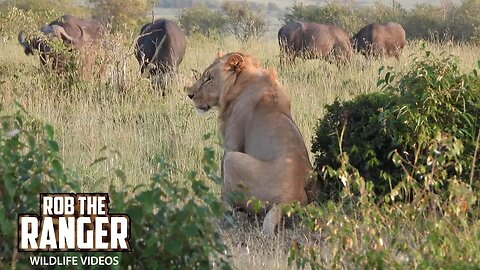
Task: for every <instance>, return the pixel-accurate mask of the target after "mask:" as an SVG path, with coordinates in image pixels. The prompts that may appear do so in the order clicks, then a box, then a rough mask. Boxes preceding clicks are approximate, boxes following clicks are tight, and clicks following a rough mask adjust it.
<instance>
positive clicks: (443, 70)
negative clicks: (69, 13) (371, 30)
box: [0, 7, 480, 269]
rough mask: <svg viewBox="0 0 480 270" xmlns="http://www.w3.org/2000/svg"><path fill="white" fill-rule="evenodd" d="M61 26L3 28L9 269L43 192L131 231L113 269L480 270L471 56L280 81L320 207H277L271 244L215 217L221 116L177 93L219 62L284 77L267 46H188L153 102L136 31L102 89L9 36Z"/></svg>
mask: <svg viewBox="0 0 480 270" xmlns="http://www.w3.org/2000/svg"><path fill="white" fill-rule="evenodd" d="M293 8H294V7H292V9H290V13H289V14H293V11H294V10H293ZM297 8H298V7H297ZM310 9H312V7H310V8H309V9H308V10H310ZM205 12H207V11H205ZM208 12H210V11H208ZM59 13H61V12H59V11H47V10H45V11H32V10H30V11H24V10H19V9H8V10H7V11H2V13H1V14H0V20H1V24H0V26H1V27H2V30H1V31H2V39H1V40H0V52H1V53H0V104H1V110H0V116H1V118H0V122H1V123H2V125H1V128H0V197H1V198H2V199H1V202H0V268H1V269H25V268H28V267H29V266H28V261H27V259H26V258H27V257H28V254H25V253H18V252H16V239H17V238H16V225H15V220H16V218H17V217H16V215H17V214H18V213H23V212H26V213H28V212H36V209H38V204H37V202H38V193H39V192H104V191H105V190H108V191H109V194H110V198H111V203H112V205H111V206H112V210H111V211H112V213H113V212H120V213H121V212H126V213H128V214H129V215H130V217H131V218H132V221H133V222H132V237H131V245H132V247H133V250H134V251H133V252H132V253H122V254H115V256H119V258H120V261H121V266H119V267H118V268H119V269H127V268H128V267H131V268H132V269H194V268H197V269H210V268H222V269H229V268H238V269H292V268H298V269H304V268H307V269H308V268H311V269H325V268H326V269H332V268H333V269H335V268H342V269H343V268H348V269H351V268H365V269H371V268H400V269H405V268H407V269H410V268H419V269H432V268H433V269H437V268H444V269H452V268H454V269H455V268H456V269H476V268H478V266H479V265H480V259H479V258H480V257H479V256H478V254H479V253H480V250H479V249H480V222H479V214H480V212H479V201H478V198H479V195H480V191H479V188H480V187H479V183H480V182H479V180H480V171H479V165H480V164H479V161H478V160H479V155H480V153H479V150H480V149H479V148H480V144H479V138H480V136H479V134H480V118H479V117H480V107H479V106H480V105H479V104H480V100H479V99H480V78H479V75H478V69H480V63H479V59H480V50H479V48H478V46H476V45H475V44H474V43H466V42H465V41H467V40H468V39H462V40H461V42H458V43H457V42H448V43H440V42H439V40H438V39H434V40H427V41H420V40H411V41H410V42H409V44H408V46H407V47H406V48H405V50H404V52H403V54H402V56H401V57H400V59H399V60H398V61H397V60H395V59H368V60H367V59H365V58H364V57H363V56H360V55H355V56H354V57H353V59H352V60H351V61H350V62H349V63H347V64H343V65H336V64H330V63H327V62H324V61H320V60H310V61H297V62H296V64H295V65H294V66H290V67H284V68H282V69H278V78H279V80H280V82H281V83H282V84H283V85H284V87H285V88H286V89H287V92H288V93H289V95H290V96H291V99H292V112H293V118H294V120H295V121H296V123H297V125H298V127H299V129H300V131H301V132H302V134H303V136H304V139H305V142H306V144H307V147H308V148H309V149H311V153H310V157H311V160H312V163H314V164H315V167H316V172H317V179H318V181H319V183H320V186H321V192H320V195H319V197H318V200H317V202H316V203H314V204H312V205H309V206H307V207H305V208H302V207H299V206H298V205H291V206H288V207H286V208H285V213H286V216H287V217H288V218H286V219H285V222H284V224H283V225H282V229H281V230H280V231H279V233H278V235H277V236H275V237H273V238H268V237H266V236H264V235H262V234H261V232H260V231H261V222H260V220H261V219H260V218H257V217H250V216H247V215H245V214H244V213H242V212H237V211H235V210H233V209H229V208H228V206H227V205H224V204H223V202H222V201H221V200H220V185H219V184H220V183H219V182H220V179H219V164H218V163H219V160H220V156H221V152H222V148H221V143H220V139H219V137H218V132H217V123H216V113H215V112H210V113H209V114H207V115H204V116H199V115H197V114H196V113H195V111H194V109H193V106H192V105H191V104H190V101H189V100H188V97H186V94H185V92H184V86H188V85H190V84H191V83H192V82H193V78H194V74H193V73H192V69H193V70H199V71H201V70H203V69H204V68H205V67H206V66H207V65H209V64H210V63H211V62H212V61H213V59H214V58H215V56H216V54H217V51H218V50H222V51H243V52H248V53H249V54H251V55H253V56H254V57H256V58H258V59H259V61H260V62H261V64H262V66H264V67H274V68H276V67H277V66H278V64H279V49H278V45H277V41H276V40H275V39H273V38H260V39H259V40H255V39H248V40H246V41H245V42H242V43H239V42H238V40H237V39H236V38H234V37H233V36H232V35H225V36H222V35H216V38H210V37H208V36H206V35H200V34H196V35H192V36H190V37H189V38H188V45H187V46H188V47H187V54H186V56H185V58H184V61H183V62H182V64H181V65H180V70H179V72H178V74H177V75H175V76H174V77H172V78H171V80H170V81H169V83H168V84H167V86H166V88H167V89H166V95H165V96H162V94H161V93H160V91H158V89H156V88H155V87H152V86H151V84H150V81H149V80H148V79H146V78H143V77H142V76H141V75H140V74H139V68H138V64H137V63H136V61H135V59H134V57H133V47H132V45H131V44H132V41H133V35H132V34H131V33H132V32H136V31H132V32H128V31H127V32H126V33H125V32H122V31H123V29H125V28H123V29H121V28H117V29H115V28H113V30H119V31H117V32H114V33H111V34H110V35H109V37H108V44H109V45H108V48H109V50H106V51H105V52H104V53H105V54H107V56H108V57H106V58H105V59H108V68H107V69H106V71H105V74H104V73H98V74H95V76H91V77H88V76H87V77H85V76H80V75H81V74H79V72H78V70H77V69H76V67H75V66H74V67H73V68H72V70H70V71H69V72H68V73H67V74H58V73H56V72H52V71H51V70H48V69H45V68H43V67H41V66H40V64H39V61H38V58H37V57H27V56H25V55H24V53H23V51H22V49H21V47H20V46H19V45H18V43H17V41H16V35H17V33H18V31H19V30H21V28H24V29H27V30H28V29H30V30H31V31H34V29H37V28H38V26H39V25H41V23H43V22H45V21H50V20H51V19H53V18H56V17H58V14H59ZM428 15H431V14H430V13H429V14H428ZM193 17H195V16H193ZM271 31H276V29H271ZM407 33H408V30H407ZM407 35H408V34H407ZM454 41H455V40H454ZM88 55H91V56H92V57H93V56H94V55H96V54H93V53H92V54H88ZM102 64H103V63H102ZM92 72H97V71H95V69H92ZM97 75H98V76H97ZM98 255H104V254H98Z"/></svg>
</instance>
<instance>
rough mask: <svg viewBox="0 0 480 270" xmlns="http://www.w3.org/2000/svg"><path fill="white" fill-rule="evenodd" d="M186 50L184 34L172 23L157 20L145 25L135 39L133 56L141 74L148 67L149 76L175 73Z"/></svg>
mask: <svg viewBox="0 0 480 270" xmlns="http://www.w3.org/2000/svg"><path fill="white" fill-rule="evenodd" d="M185 49H186V37H185V33H184V32H183V31H182V29H180V27H179V26H178V25H176V24H175V23H174V22H172V21H169V20H165V19H159V20H156V21H154V22H153V23H148V24H145V25H144V26H143V27H142V29H141V30H140V36H139V37H138V39H137V46H136V52H135V56H136V58H137V60H138V63H139V64H140V68H141V71H142V73H144V72H145V70H146V69H147V66H149V64H151V65H150V66H151V68H150V67H149V72H150V75H156V74H166V73H168V72H171V71H175V70H176V69H177V67H178V65H179V64H180V63H181V62H182V60H183V57H184V55H185Z"/></svg>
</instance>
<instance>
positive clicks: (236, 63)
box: [226, 53, 245, 72]
mask: <svg viewBox="0 0 480 270" xmlns="http://www.w3.org/2000/svg"><path fill="white" fill-rule="evenodd" d="M244 65H245V59H244V58H243V56H242V55H241V54H239V53H232V54H231V55H229V56H228V59H227V62H226V68H227V69H228V70H230V71H234V72H239V71H240V70H242V69H243V67H244Z"/></svg>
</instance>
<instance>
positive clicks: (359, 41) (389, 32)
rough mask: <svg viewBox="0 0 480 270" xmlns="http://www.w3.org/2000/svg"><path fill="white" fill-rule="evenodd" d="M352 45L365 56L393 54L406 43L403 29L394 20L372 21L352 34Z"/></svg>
mask: <svg viewBox="0 0 480 270" xmlns="http://www.w3.org/2000/svg"><path fill="white" fill-rule="evenodd" d="M352 39H353V41H352V42H353V47H354V48H355V50H357V51H358V52H361V53H362V54H363V55H365V56H375V57H383V56H395V57H396V58H397V59H398V57H399V55H400V52H401V50H402V49H403V47H405V44H407V41H406V38H405V30H404V29H403V27H402V26H401V25H400V24H398V23H395V22H389V23H386V24H378V23H372V24H369V25H367V26H365V27H364V28H362V29H361V30H360V31H359V32H358V33H357V34H356V35H355V36H353V38H352Z"/></svg>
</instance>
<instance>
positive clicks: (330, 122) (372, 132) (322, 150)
mask: <svg viewBox="0 0 480 270" xmlns="http://www.w3.org/2000/svg"><path fill="white" fill-rule="evenodd" d="M395 102H396V96H394V95H392V94H389V93H381V92H380V93H372V94H366V95H361V96H358V97H357V98H355V99H354V100H351V101H346V102H339V101H338V100H337V101H335V102H334V103H333V104H331V105H326V106H325V108H326V113H325V116H324V117H323V118H322V119H321V120H320V121H319V122H318V125H317V129H316V135H315V138H314V140H313V144H312V152H313V153H315V163H314V165H315V167H316V168H317V170H318V171H324V172H326V173H327V174H326V177H325V178H324V177H323V174H320V175H319V177H318V181H319V184H320V193H319V198H320V199H321V200H322V201H324V200H328V199H332V198H335V197H336V198H338V197H337V195H338V193H339V191H340V190H342V187H343V184H342V182H340V181H336V180H335V175H332V172H333V170H332V169H331V168H334V169H335V168H338V167H339V166H340V163H341V162H340V159H339V156H340V154H341V153H343V152H345V153H347V154H348V155H349V162H350V164H351V165H353V166H354V167H355V168H357V169H358V170H359V172H360V174H361V175H362V176H365V177H366V178H367V179H370V180H372V181H373V183H374V184H375V188H376V192H377V193H378V194H386V193H387V192H389V191H390V188H389V186H388V185H385V184H384V181H385V179H383V173H384V172H389V173H390V174H393V173H394V172H395V175H398V174H399V173H401V171H400V170H399V169H397V168H396V167H395V166H394V164H393V163H392V162H391V161H390V160H389V153H390V152H391V151H392V149H394V148H395V147H397V146H398V144H397V143H396V142H395V140H394V138H392V137H391V136H390V135H389V134H388V133H387V130H386V128H385V121H384V120H383V118H382V117H383V113H384V112H385V111H387V110H390V109H391V108H392V107H393V106H394V105H395ZM324 166H329V169H327V168H325V169H324Z"/></svg>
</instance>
